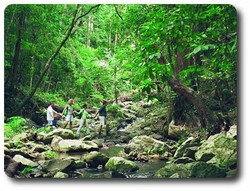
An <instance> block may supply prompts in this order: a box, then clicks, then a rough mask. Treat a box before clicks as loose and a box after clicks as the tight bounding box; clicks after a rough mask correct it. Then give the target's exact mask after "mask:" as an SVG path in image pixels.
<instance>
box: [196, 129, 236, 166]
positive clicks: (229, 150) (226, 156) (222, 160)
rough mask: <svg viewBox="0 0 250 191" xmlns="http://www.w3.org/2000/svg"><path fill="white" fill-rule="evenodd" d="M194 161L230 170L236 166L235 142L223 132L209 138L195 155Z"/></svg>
mask: <svg viewBox="0 0 250 191" xmlns="http://www.w3.org/2000/svg"><path fill="white" fill-rule="evenodd" d="M195 159H196V160H200V161H206V162H208V163H212V164H216V165H217V166H219V167H222V168H230V167H232V166H236V164H237V140H235V139H234V138H233V136H231V135H229V136H228V135H226V133H225V132H221V133H220V134H216V135H213V136H210V137H209V138H208V139H207V140H206V141H205V142H204V143H203V144H202V145H201V146H200V147H199V150H198V151H197V152H196V153H195Z"/></svg>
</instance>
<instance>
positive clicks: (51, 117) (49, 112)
mask: <svg viewBox="0 0 250 191" xmlns="http://www.w3.org/2000/svg"><path fill="white" fill-rule="evenodd" d="M54 106H55V102H51V103H50V106H49V107H48V108H47V121H48V124H47V126H50V125H52V121H53V120H54V117H55V116H54V114H55V113H57V112H56V111H55V110H54V109H53V107H54Z"/></svg>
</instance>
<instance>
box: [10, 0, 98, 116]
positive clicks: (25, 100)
mask: <svg viewBox="0 0 250 191" xmlns="http://www.w3.org/2000/svg"><path fill="white" fill-rule="evenodd" d="M99 6H100V4H98V5H95V6H93V7H91V8H90V9H89V10H88V11H87V12H86V13H85V14H82V15H80V16H79V17H77V13H78V9H79V5H77V8H76V10H75V12H74V16H73V19H72V21H71V25H70V27H69V29H68V31H67V34H66V36H65V37H64V39H63V40H62V42H61V43H60V44H59V46H58V47H57V49H56V50H55V52H54V54H53V55H52V56H51V57H50V58H49V60H48V61H47V63H46V65H45V67H44V69H43V71H42V73H41V75H40V77H39V79H38V81H37V83H36V84H35V85H34V86H33V89H32V91H31V92H30V94H29V95H28V96H27V97H26V98H25V99H24V101H23V102H22V103H21V104H20V105H19V106H18V107H17V109H16V110H15V111H13V112H12V113H11V114H10V115H9V116H13V115H16V114H17V113H19V112H20V111H21V110H22V108H23V107H24V106H25V105H26V104H27V103H28V102H29V100H30V99H31V98H32V96H33V95H34V94H35V92H36V90H37V88H38V87H39V85H40V84H41V82H42V80H43V77H44V75H45V74H46V72H47V71H48V69H49V68H50V66H51V64H52V62H53V60H54V59H55V57H56V56H57V55H58V53H59V51H60V50H61V48H62V47H63V45H64V44H65V43H66V41H67V40H68V38H69V37H70V35H71V33H72V30H73V29H74V26H75V25H76V23H77V21H78V20H79V19H80V18H82V17H84V16H86V15H87V14H89V13H90V12H91V11H92V10H93V9H94V8H98V7H99Z"/></svg>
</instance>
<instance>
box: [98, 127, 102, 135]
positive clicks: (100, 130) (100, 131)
mask: <svg viewBox="0 0 250 191" xmlns="http://www.w3.org/2000/svg"><path fill="white" fill-rule="evenodd" d="M98 132H99V135H100V134H101V133H102V125H100V128H99V130H98Z"/></svg>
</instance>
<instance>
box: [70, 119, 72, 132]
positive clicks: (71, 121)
mask: <svg viewBox="0 0 250 191" xmlns="http://www.w3.org/2000/svg"><path fill="white" fill-rule="evenodd" d="M69 126H70V127H69V128H70V130H72V121H70V122H69Z"/></svg>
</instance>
